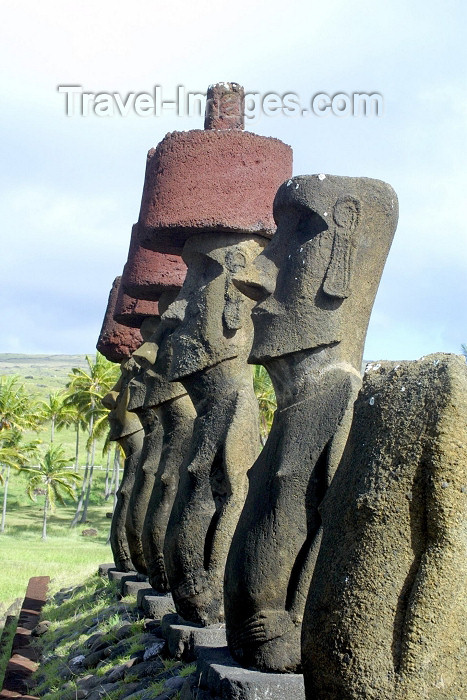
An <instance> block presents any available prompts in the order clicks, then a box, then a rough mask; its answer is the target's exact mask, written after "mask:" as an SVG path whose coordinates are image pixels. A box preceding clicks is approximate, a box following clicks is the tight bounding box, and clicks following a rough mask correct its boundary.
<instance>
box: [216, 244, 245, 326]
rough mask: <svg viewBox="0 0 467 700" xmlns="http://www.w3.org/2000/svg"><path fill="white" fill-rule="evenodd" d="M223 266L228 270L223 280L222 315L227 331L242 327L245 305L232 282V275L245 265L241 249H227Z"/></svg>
mask: <svg viewBox="0 0 467 700" xmlns="http://www.w3.org/2000/svg"><path fill="white" fill-rule="evenodd" d="M225 266H226V268H227V270H228V271H229V274H228V275H227V276H226V280H225V304H224V313H223V315H222V318H223V321H224V325H225V327H226V328H228V330H229V331H237V330H238V329H239V328H241V327H242V325H243V322H242V307H244V306H245V299H244V297H243V296H242V294H241V293H240V292H239V291H238V289H236V288H235V287H234V285H233V283H232V277H233V276H234V275H235V274H237V273H238V272H240V270H244V269H245V267H246V257H245V255H244V254H243V253H242V251H241V250H238V249H237V248H233V249H231V250H229V251H227V254H226V256H225Z"/></svg>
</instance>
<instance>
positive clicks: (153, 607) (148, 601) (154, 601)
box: [142, 594, 175, 620]
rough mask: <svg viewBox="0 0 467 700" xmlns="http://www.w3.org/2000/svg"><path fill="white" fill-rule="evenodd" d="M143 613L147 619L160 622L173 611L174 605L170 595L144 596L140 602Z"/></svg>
mask: <svg viewBox="0 0 467 700" xmlns="http://www.w3.org/2000/svg"><path fill="white" fill-rule="evenodd" d="M142 608H143V612H144V614H145V615H146V616H147V617H152V618H153V619H154V620H161V619H162V618H163V617H164V615H167V613H171V612H173V611H174V610H175V604H174V601H173V598H172V596H171V595H170V594H168V595H145V596H144V597H143V600H142Z"/></svg>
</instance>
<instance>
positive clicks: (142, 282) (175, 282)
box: [121, 224, 186, 301]
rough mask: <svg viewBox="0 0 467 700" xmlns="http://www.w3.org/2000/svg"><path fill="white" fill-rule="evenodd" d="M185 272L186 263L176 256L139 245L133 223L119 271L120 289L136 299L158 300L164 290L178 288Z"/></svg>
mask: <svg viewBox="0 0 467 700" xmlns="http://www.w3.org/2000/svg"><path fill="white" fill-rule="evenodd" d="M185 275H186V265H185V263H184V262H183V260H182V258H181V257H180V256H179V255H168V254H166V253H158V252H156V251H153V250H149V249H148V248H143V247H142V246H141V245H140V243H139V237H138V224H135V225H134V226H133V229H132V231H131V240H130V249H129V251H128V259H127V261H126V263H125V267H124V268H123V273H122V282H121V284H122V286H123V290H124V292H126V293H127V294H129V295H130V296H131V297H135V298H137V299H147V300H149V301H158V300H159V297H160V296H161V294H162V293H163V292H165V291H166V290H179V289H180V287H181V286H182V284H183V280H184V279H185Z"/></svg>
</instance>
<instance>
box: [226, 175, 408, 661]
mask: <svg viewBox="0 0 467 700" xmlns="http://www.w3.org/2000/svg"><path fill="white" fill-rule="evenodd" d="M397 213H398V207H397V197H396V194H395V192H394V190H393V189H392V187H391V186H390V185H388V184H386V183H384V182H381V181H380V180H371V179H369V178H350V177H338V176H334V175H307V176H299V177H294V178H292V179H291V180H289V181H287V182H286V183H284V184H283V185H281V187H280V188H279V190H278V192H277V194H276V198H275V200H274V216H275V219H276V221H277V224H278V227H277V232H276V233H275V235H274V237H273V239H272V240H271V242H270V243H269V244H268V246H267V247H266V248H265V250H264V251H263V253H262V254H261V255H259V256H258V257H257V258H256V259H255V260H254V261H253V263H252V264H251V265H249V266H247V267H246V268H245V269H244V270H239V271H238V273H237V274H236V275H235V277H234V284H235V285H236V286H237V287H238V289H239V290H240V291H242V292H243V293H244V294H246V295H247V296H248V297H250V298H251V299H254V300H255V301H256V302H257V304H256V305H255V306H254V308H253V310H252V319H253V325H254V339H253V346H252V349H251V353H250V356H249V362H255V363H260V364H263V365H264V366H265V367H266V369H267V370H268V372H269V374H270V376H271V379H272V382H273V385H274V389H275V392H276V397H277V411H276V414H275V417H274V422H273V425H272V429H271V432H270V434H269V437H268V440H267V443H266V445H265V447H264V449H263V451H262V452H261V454H260V455H259V457H258V459H257V460H256V462H255V463H254V465H253V466H252V467H251V469H250V470H249V472H248V478H249V490H248V495H247V499H246V502H245V506H244V508H243V511H242V513H241V516H240V518H239V521H238V525H237V528H236V530H235V534H234V537H233V540H232V546H231V548H230V551H229V555H228V558H227V564H226V570H225V616H226V617H225V619H226V625H227V639H228V642H229V649H230V651H231V653H232V656H233V657H234V658H235V659H236V660H237V661H238V662H239V663H241V664H243V665H244V666H247V667H248V666H252V667H255V668H258V669H260V670H264V671H279V672H294V671H297V670H299V668H300V634H301V623H302V619H303V612H304V608H305V601H306V596H307V593H308V589H309V586H310V581H311V578H312V575H313V569H314V565H315V561H316V556H317V553H318V550H319V546H320V540H321V519H320V515H319V510H318V509H319V505H320V503H321V501H322V499H323V496H324V495H325V493H326V489H327V488H328V485H329V483H330V481H331V479H332V477H333V474H334V472H335V470H336V468H337V466H338V464H339V460H340V457H341V455H342V451H343V449H344V446H345V443H346V439H347V436H348V431H349V429H350V424H351V420H352V412H353V404H354V401H355V399H356V397H357V394H358V391H359V388H360V386H361V375H360V371H361V361H362V353H363V345H364V340H365V334H366V329H367V326H368V321H369V318H370V313H371V308H372V305H373V301H374V298H375V295H376V291H377V288H378V283H379V280H380V277H381V273H382V271H383V267H384V263H385V260H386V256H387V254H388V251H389V248H390V245H391V242H392V238H393V236H394V231H395V228H396V224H397V216H398V214H397Z"/></svg>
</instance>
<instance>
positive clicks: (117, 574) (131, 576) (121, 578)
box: [108, 570, 137, 592]
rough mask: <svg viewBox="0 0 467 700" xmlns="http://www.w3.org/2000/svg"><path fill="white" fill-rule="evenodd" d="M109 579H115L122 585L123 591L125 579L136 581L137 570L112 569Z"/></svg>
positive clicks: (121, 589)
mask: <svg viewBox="0 0 467 700" xmlns="http://www.w3.org/2000/svg"><path fill="white" fill-rule="evenodd" d="M108 577H109V581H115V582H116V583H117V584H119V586H120V591H121V592H122V591H123V584H124V583H125V581H136V580H137V579H136V571H132V572H131V571H130V572H126V571H112V570H110V571H109V573H108Z"/></svg>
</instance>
